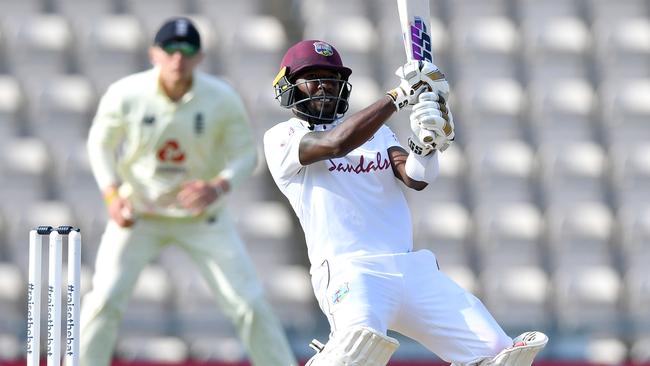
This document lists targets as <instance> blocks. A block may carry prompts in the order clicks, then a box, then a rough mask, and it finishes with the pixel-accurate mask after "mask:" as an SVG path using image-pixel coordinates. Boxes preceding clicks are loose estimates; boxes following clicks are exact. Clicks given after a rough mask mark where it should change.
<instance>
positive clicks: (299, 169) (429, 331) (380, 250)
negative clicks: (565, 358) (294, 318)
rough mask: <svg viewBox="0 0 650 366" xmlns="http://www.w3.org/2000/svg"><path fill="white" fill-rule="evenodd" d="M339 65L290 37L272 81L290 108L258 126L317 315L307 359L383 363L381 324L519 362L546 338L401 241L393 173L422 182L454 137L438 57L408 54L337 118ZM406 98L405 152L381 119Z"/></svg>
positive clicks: (404, 210) (439, 344) (342, 93)
mask: <svg viewBox="0 0 650 366" xmlns="http://www.w3.org/2000/svg"><path fill="white" fill-rule="evenodd" d="M350 73H351V70H350V69H349V68H347V67H345V66H343V64H342V62H341V58H340V56H339V53H338V52H337V51H336V49H334V47H332V46H331V45H330V44H328V43H326V42H322V41H317V40H308V41H302V42H299V43H297V44H296V45H294V46H293V47H291V48H290V49H289V50H288V51H287V53H286V54H285V56H284V58H283V59H282V64H281V69H280V72H279V73H278V75H277V77H276V79H275V81H274V87H275V92H276V97H277V99H278V100H279V101H280V104H281V106H283V107H285V108H289V109H291V110H292V112H293V114H294V115H295V117H294V118H291V119H289V120H288V121H285V122H281V123H279V124H277V125H276V126H274V127H273V128H271V129H270V130H268V131H267V132H266V134H265V136H264V149H265V154H266V160H267V162H268V166H269V170H270V171H271V174H272V176H273V178H274V180H275V182H276V184H277V185H278V187H279V188H280V190H281V191H282V192H283V193H284V195H285V196H286V197H287V199H288V200H289V202H290V203H291V205H292V206H293V209H294V210H295V212H296V214H297V216H298V217H299V219H300V222H301V224H302V227H303V230H304V233H305V237H306V242H307V246H308V254H309V260H310V262H311V270H310V273H311V276H312V285H313V289H314V293H315V295H316V298H317V300H318V302H319V305H320V307H321V310H322V311H323V313H324V314H325V315H326V316H327V319H328V320H329V323H330V327H331V333H330V339H329V341H328V342H327V344H325V345H322V344H320V343H319V342H317V341H315V342H313V344H312V346H313V347H314V348H315V349H316V350H317V351H318V353H317V354H316V355H315V356H314V357H312V358H311V359H310V360H309V361H308V363H307V364H308V365H312V366H343V365H370V366H384V365H386V363H387V362H388V360H389V359H390V356H391V355H392V354H393V352H394V351H395V350H396V349H397V347H398V342H397V341H396V340H395V339H392V338H390V337H388V336H387V335H386V331H387V330H388V329H392V330H395V331H397V332H400V333H402V334H404V335H406V336H408V337H410V338H412V339H414V340H416V341H418V342H420V343H421V344H423V345H424V346H425V347H427V348H428V349H429V350H431V351H432V352H434V353H436V354H437V355H438V356H439V357H440V358H442V359H443V360H445V361H448V362H451V363H453V364H454V365H512V366H529V365H530V364H531V363H532V361H533V358H534V357H535V355H536V354H537V352H539V350H540V349H542V348H543V347H544V345H545V344H546V342H547V341H548V338H547V337H546V336H545V335H544V334H543V333H540V332H527V333H524V334H522V335H520V336H519V337H517V338H515V340H514V341H513V340H512V339H511V338H510V337H508V336H507V335H506V334H505V333H504V332H503V330H502V329H501V328H500V326H499V325H498V324H497V322H496V321H495V320H494V319H493V317H492V316H491V315H490V314H489V312H488V311H487V310H486V308H485V307H484V306H483V304H482V303H481V302H480V301H479V300H478V299H477V298H476V297H474V296H473V295H472V294H470V293H468V292H467V291H465V290H464V289H462V288H461V287H459V286H458V285H457V284H456V283H454V282H453V281H452V280H450V279H449V278H448V277H447V276H446V275H445V274H443V273H442V272H440V271H439V268H438V265H437V262H436V257H435V255H434V254H433V253H431V252H430V251H428V250H420V251H416V252H413V251H412V249H413V248H412V232H411V219H410V214H409V209H408V206H407V202H406V200H405V198H404V195H403V194H402V191H401V190H400V187H399V183H400V182H401V183H403V184H405V185H406V186H407V187H409V188H412V189H416V190H422V189H424V188H425V187H426V186H427V184H428V183H431V182H433V180H434V179H435V178H436V176H437V174H438V155H439V151H444V150H445V149H446V148H447V147H448V146H449V145H450V144H451V143H452V142H453V139H454V123H453V118H452V115H451V113H450V111H449V107H448V105H447V102H446V100H447V97H448V93H449V86H448V84H447V81H446V79H445V76H444V75H443V74H442V73H441V72H440V71H439V70H438V68H437V67H436V66H435V65H433V64H432V63H430V62H426V61H409V62H407V63H406V64H405V65H404V66H402V67H400V68H399V69H398V70H397V72H396V73H397V76H399V77H400V84H399V86H398V87H396V88H395V89H392V90H390V91H388V93H387V95H386V96H384V97H382V98H381V99H379V100H377V101H376V102H375V103H374V104H372V105H370V106H368V107H367V108H365V109H363V110H361V111H360V112H358V113H355V114H353V115H351V116H349V117H348V118H346V119H345V120H344V119H343V118H342V117H343V114H344V113H345V112H346V111H347V108H348V98H349V96H350V91H351V85H350V84H349V83H348V81H347V80H348V77H349V76H350ZM408 105H413V106H414V107H413V111H412V113H411V115H410V120H411V129H412V131H413V134H412V136H411V137H410V138H409V139H408V142H409V143H408V145H409V150H410V152H407V151H406V150H405V149H404V148H402V147H401V146H400V144H399V142H398V140H397V138H396V137H395V135H394V134H393V132H392V131H391V130H390V129H389V128H388V127H387V126H386V125H384V122H385V121H386V120H387V119H388V118H389V117H390V116H392V115H393V113H395V112H396V111H399V110H402V109H403V108H404V107H406V106H408Z"/></svg>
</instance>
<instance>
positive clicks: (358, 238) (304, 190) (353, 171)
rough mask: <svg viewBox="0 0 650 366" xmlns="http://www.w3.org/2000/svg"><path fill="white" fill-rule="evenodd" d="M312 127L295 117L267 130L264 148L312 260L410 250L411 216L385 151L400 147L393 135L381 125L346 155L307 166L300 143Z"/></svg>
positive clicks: (321, 128)
mask: <svg viewBox="0 0 650 366" xmlns="http://www.w3.org/2000/svg"><path fill="white" fill-rule="evenodd" d="M340 121H341V120H338V121H336V122H334V123H332V124H329V125H316V127H315V128H316V129H317V130H321V131H322V130H323V129H324V128H328V129H332V128H333V127H334V126H336V125H337V124H338V123H340ZM309 131H310V130H309V129H308V127H307V126H306V122H304V121H301V120H299V119H297V118H293V119H291V120H289V121H287V122H284V123H281V124H278V125H276V126H275V127H273V128H272V129H271V130H269V131H268V132H267V133H266V135H265V137H264V146H265V149H266V159H267V161H268V165H269V167H270V169H271V174H272V175H273V178H274V179H275V181H276V182H277V184H278V186H280V189H281V190H282V192H283V193H284V194H285V195H286V196H287V198H288V199H289V202H290V203H291V206H292V207H293V209H294V211H295V212H296V214H297V215H298V217H299V218H300V222H301V224H302V226H303V228H304V231H305V238H306V241H307V246H308V252H309V260H310V262H311V263H312V264H313V265H318V264H320V263H322V262H323V260H325V259H328V258H333V257H344V256H352V255H354V256H360V255H369V254H391V253H404V252H408V251H410V250H411V248H412V242H413V240H412V237H411V216H410V214H409V208H408V206H407V204H406V200H405V198H404V194H403V193H402V190H401V189H400V187H399V185H398V180H397V179H395V175H394V174H393V169H392V167H391V163H390V159H389V158H388V152H387V149H388V148H389V147H391V146H399V142H398V140H397V137H395V134H393V132H392V131H391V130H390V129H389V128H388V127H386V126H383V127H382V128H381V129H379V131H377V133H376V134H375V136H374V137H373V138H372V139H370V141H368V142H366V143H365V144H364V145H363V146H361V147H360V148H358V149H356V150H354V151H353V152H351V153H350V154H348V155H347V156H346V157H344V158H340V159H329V160H324V161H320V162H317V163H314V164H312V165H309V166H308V167H303V166H302V165H301V164H300V162H299V160H298V146H299V145H300V140H301V139H302V137H303V136H304V135H305V134H306V133H307V132H309ZM317 212H320V213H323V214H315V213H317ZM387 222H389V223H391V224H390V226H387V225H386V223H387Z"/></svg>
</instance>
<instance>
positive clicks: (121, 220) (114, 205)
mask: <svg viewBox="0 0 650 366" xmlns="http://www.w3.org/2000/svg"><path fill="white" fill-rule="evenodd" d="M104 200H105V201H106V206H107V208H108V215H109V216H110V217H111V219H112V220H113V221H115V223H116V224H117V225H118V226H120V227H131V226H133V224H134V223H135V219H134V217H133V207H132V206H131V202H129V200H127V199H126V198H123V197H120V196H119V194H118V193H117V191H114V192H112V193H109V194H105V195H104Z"/></svg>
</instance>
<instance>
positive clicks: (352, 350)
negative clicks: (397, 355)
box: [305, 326, 399, 366]
mask: <svg viewBox="0 0 650 366" xmlns="http://www.w3.org/2000/svg"><path fill="white" fill-rule="evenodd" d="M312 344H313V345H314V346H313V347H312V348H314V349H316V350H318V349H320V351H319V352H318V353H317V354H316V355H315V356H314V357H312V358H311V359H309V361H307V364H306V365H305V366H386V364H387V363H388V360H390V356H392V355H393V353H394V352H395V350H397V347H399V342H398V341H397V340H396V339H393V338H391V337H388V336H385V335H383V334H381V333H379V332H377V331H376V330H374V329H372V328H369V327H362V326H359V327H353V328H350V329H349V330H347V331H344V332H340V333H337V334H335V335H334V336H333V337H332V338H331V339H330V340H329V342H327V344H326V345H325V346H324V347H323V346H322V344H320V342H318V341H316V343H314V342H313V341H312Z"/></svg>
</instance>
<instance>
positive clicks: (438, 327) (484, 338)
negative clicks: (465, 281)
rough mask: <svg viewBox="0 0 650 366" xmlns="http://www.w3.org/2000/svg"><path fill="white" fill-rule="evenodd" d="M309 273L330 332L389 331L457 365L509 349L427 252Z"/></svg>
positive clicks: (342, 262)
mask: <svg viewBox="0 0 650 366" xmlns="http://www.w3.org/2000/svg"><path fill="white" fill-rule="evenodd" d="M312 272H313V273H312V285H313V287H314V293H315V294H316V298H317V299H318V303H319V305H320V307H321V310H322V311H323V313H325V315H326V316H327V318H328V320H329V323H330V327H331V329H332V333H335V332H336V331H337V330H341V329H345V328H348V327H351V326H354V325H365V326H369V327H371V328H373V329H375V330H377V331H379V332H382V333H384V334H385V333H386V330H387V329H391V330H394V331H397V332H399V333H401V334H403V335H405V336H407V337H410V338H412V339H414V340H416V341H418V342H420V343H421V344H422V345H424V346H425V347H426V348H428V349H429V350H431V351H432V352H433V353H435V354H436V355H438V356H439V357H440V358H442V359H443V360H445V361H447V362H450V363H451V362H453V363H456V364H468V363H472V362H476V361H478V360H481V359H483V358H491V357H494V356H495V355H496V354H498V353H499V352H500V351H501V350H502V349H504V348H506V347H509V346H511V345H512V339H511V338H510V337H508V336H507V335H506V334H505V333H504V331H503V330H502V329H501V327H500V326H499V325H498V324H497V322H496V321H495V320H494V318H493V317H492V315H490V313H489V312H488V311H487V309H486V308H485V306H483V304H482V303H481V301H480V300H478V299H477V298H476V297H475V296H474V295H472V294H470V293H469V292H467V291H465V290H464V289H463V288H461V287H460V286H458V285H457V284H456V283H455V282H453V281H452V280H451V279H449V277H447V276H446V275H445V274H444V273H442V272H441V271H440V270H439V269H438V265H437V262H436V257H435V256H434V254H433V253H431V252H430V251H428V250H420V251H417V252H411V253H403V254H390V255H374V256H362V257H346V258H338V259H332V260H327V261H325V262H323V263H322V265H321V266H320V267H319V268H316V269H315V270H313V271H312Z"/></svg>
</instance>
